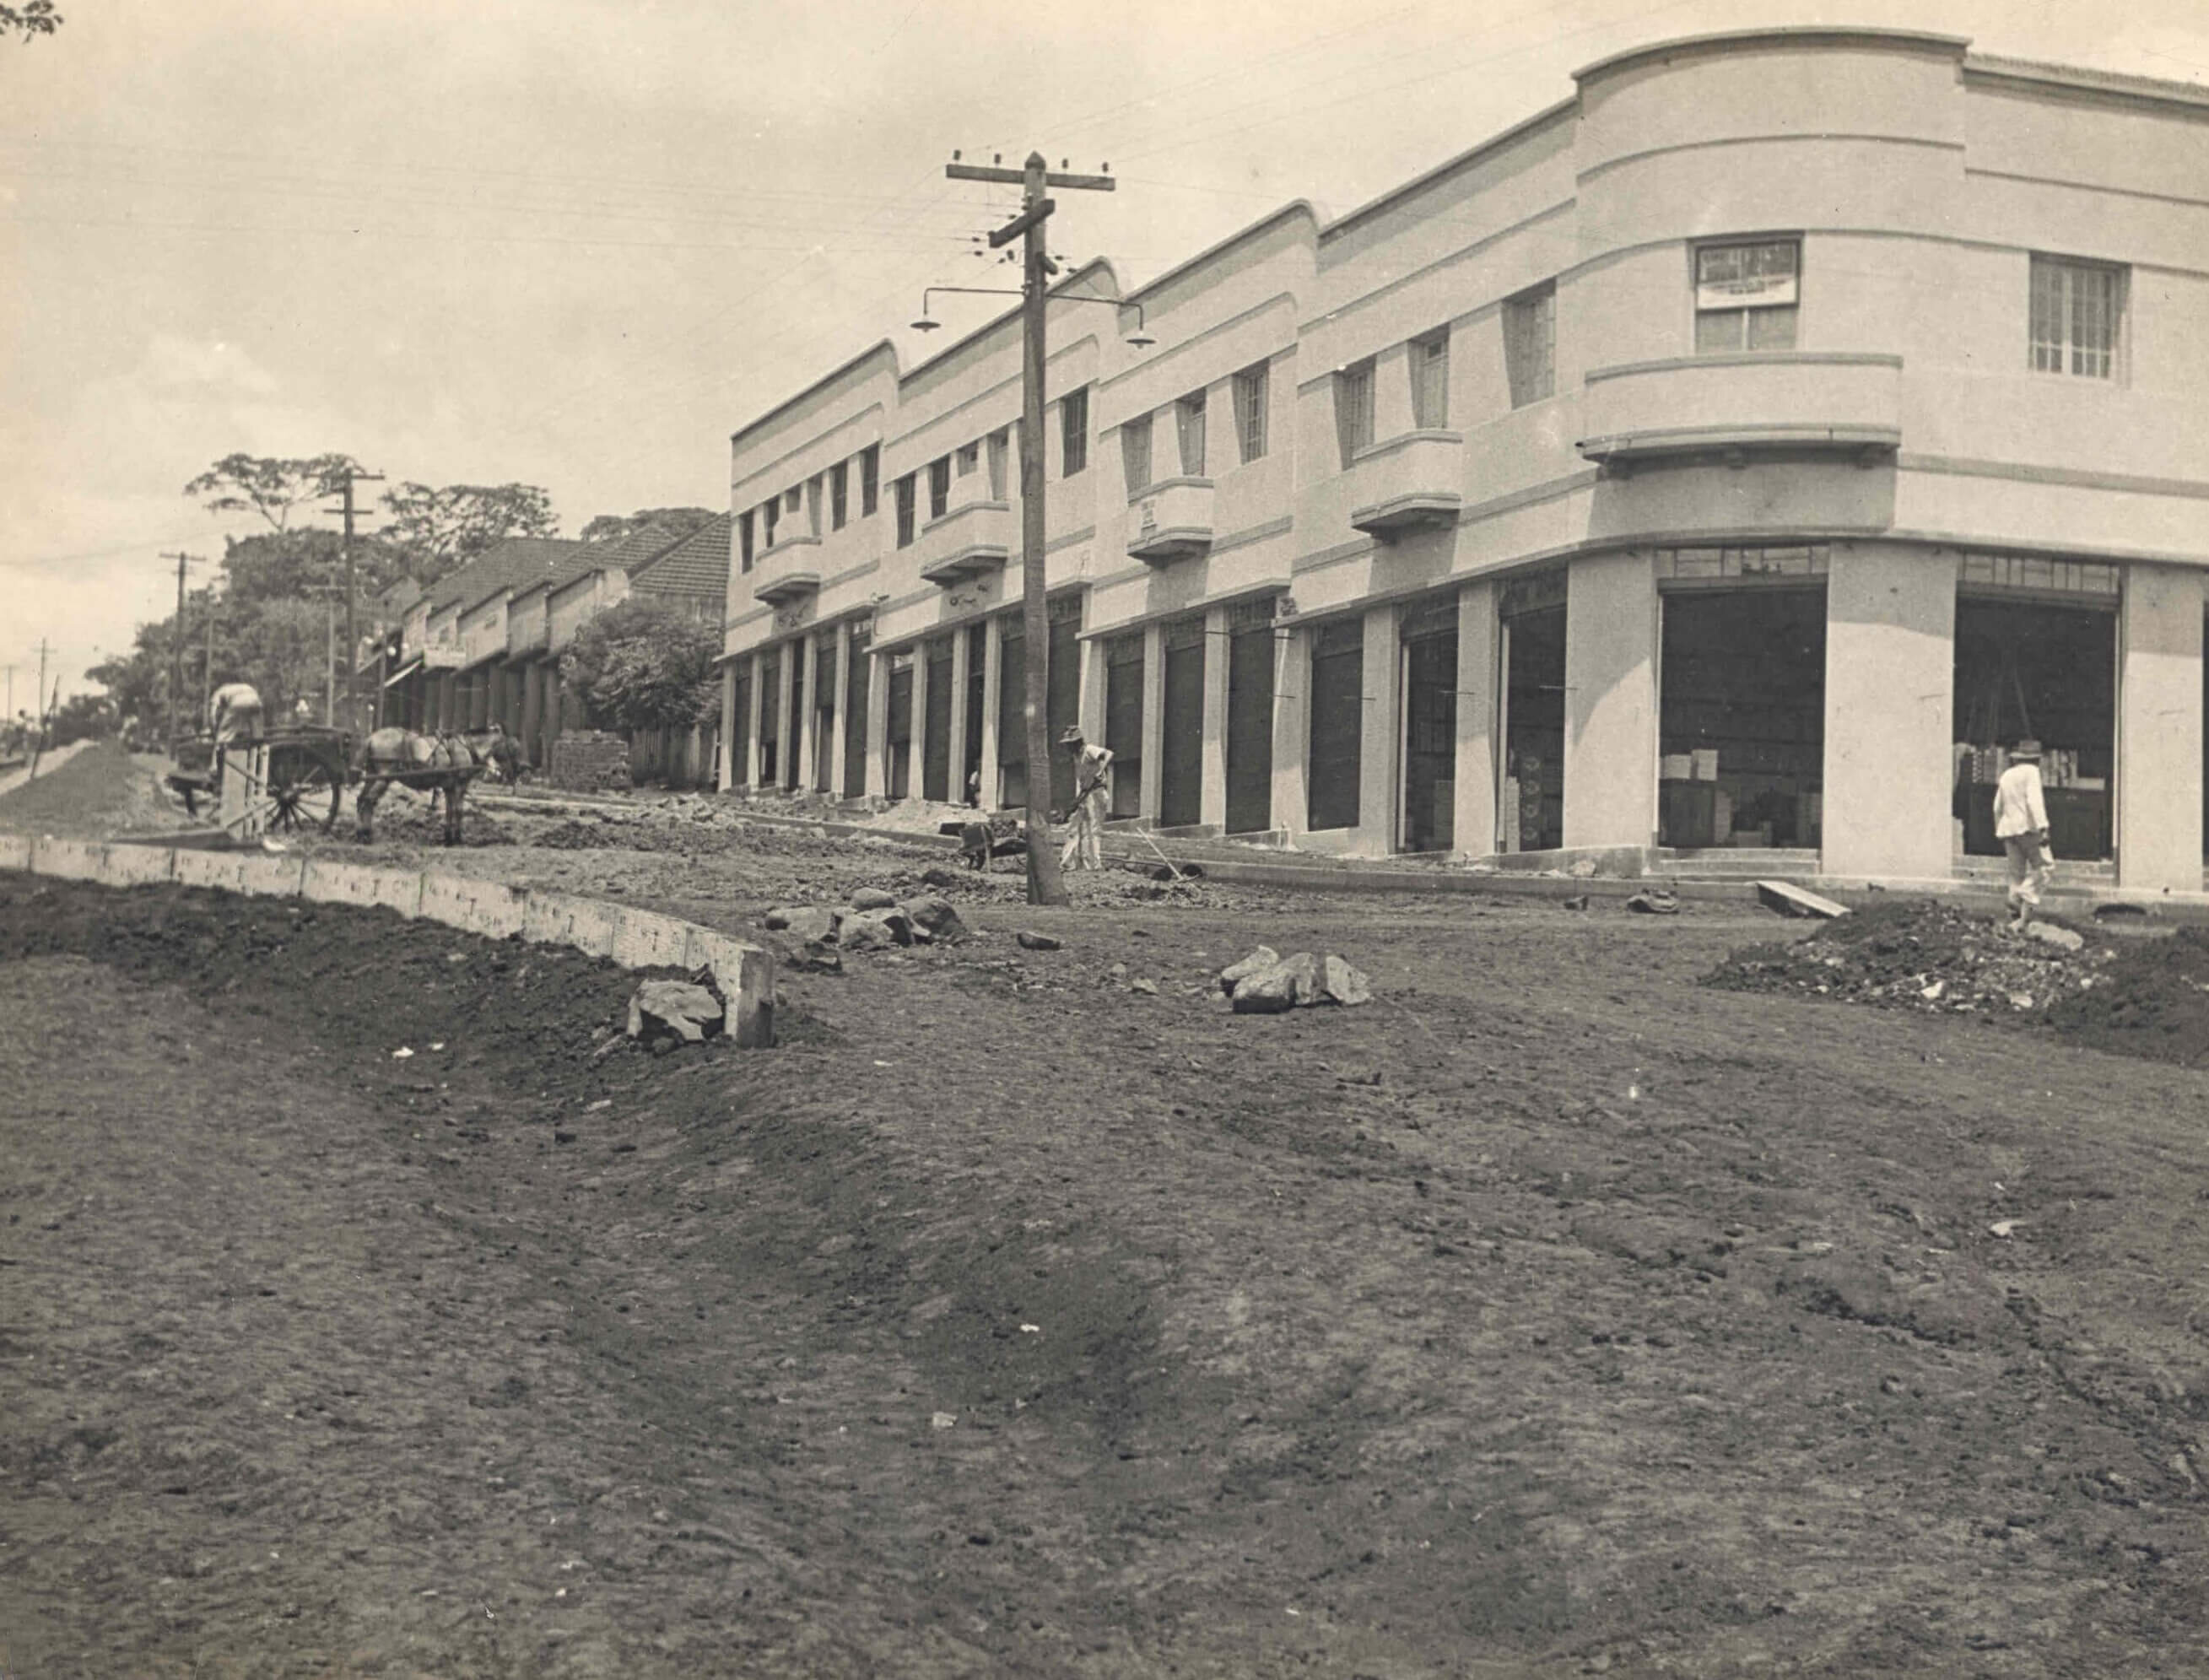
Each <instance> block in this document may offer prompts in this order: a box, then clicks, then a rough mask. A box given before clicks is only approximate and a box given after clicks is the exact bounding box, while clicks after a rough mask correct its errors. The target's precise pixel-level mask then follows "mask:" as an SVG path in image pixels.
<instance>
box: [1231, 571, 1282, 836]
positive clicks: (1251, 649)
mask: <svg viewBox="0 0 2209 1680" xmlns="http://www.w3.org/2000/svg"><path fill="white" fill-rule="evenodd" d="M1272 827H1273V597H1272V596H1270V595H1269V596H1267V597H1266V598H1265V599H1263V600H1258V601H1246V602H1243V603H1242V604H1240V605H1236V606H1232V607H1230V608H1229V609H1228V611H1227V832H1228V833H1229V834H1258V833H1261V832H1262V831H1263V830H1265V829H1267V828H1272Z"/></svg>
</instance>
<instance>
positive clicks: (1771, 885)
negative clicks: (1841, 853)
mask: <svg viewBox="0 0 2209 1680" xmlns="http://www.w3.org/2000/svg"><path fill="white" fill-rule="evenodd" d="M1756 895H1757V897H1758V898H1760V899H1761V900H1764V902H1765V904H1766V905H1767V906H1768V907H1769V908H1771V909H1773V910H1777V911H1778V912H1779V913H1780V914H1781V915H1783V916H1822V917H1825V918H1827V919H1828V920H1830V919H1832V918H1833V917H1835V916H1845V915H1847V914H1848V913H1849V907H1848V906H1846V905H1845V904H1836V903H1834V902H1833V900H1831V899H1829V898H1821V897H1820V896H1819V895H1818V894H1815V893H1813V892H1808V891H1806V890H1804V889H1803V888H1800V887H1797V886H1795V885H1793V884H1792V883H1791V882H1785V881H1760V882H1757V883H1756Z"/></svg>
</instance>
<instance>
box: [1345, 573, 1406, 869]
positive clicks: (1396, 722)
mask: <svg viewBox="0 0 2209 1680" xmlns="http://www.w3.org/2000/svg"><path fill="white" fill-rule="evenodd" d="M1401 624H1402V614H1401V613H1400V611H1399V609H1398V608H1397V607H1396V606H1395V605H1393V604H1390V605H1382V606H1376V607H1374V608H1371V609H1370V610H1369V611H1367V613H1366V615H1365V653H1364V657H1363V661H1362V667H1363V677H1364V684H1365V704H1364V708H1363V712H1362V713H1361V714H1360V717H1361V720H1362V723H1363V727H1362V728H1361V730H1360V732H1359V738H1358V744H1357V831H1356V838H1355V839H1354V840H1352V841H1351V847H1352V849H1353V850H1354V851H1356V852H1358V853H1360V854H1361V855H1364V856H1369V857H1385V856H1386V855H1387V853H1389V852H1393V851H1394V850H1396V846H1397V836H1398V832H1399V828H1400V827H1401V819H1402V816H1403V809H1404V791H1403V761H1404V731H1403V724H1402V720H1403V715H1404V643H1403V637H1402V635H1401Z"/></svg>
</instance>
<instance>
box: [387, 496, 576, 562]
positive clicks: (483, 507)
mask: <svg viewBox="0 0 2209 1680" xmlns="http://www.w3.org/2000/svg"><path fill="white" fill-rule="evenodd" d="M383 505H384V507H385V509H387V510H388V512H389V514H390V518H389V520H388V521H387V522H386V523H385V525H384V528H383V533H382V534H383V537H384V539H385V540H386V541H387V542H388V543H390V544H392V545H394V547H395V548H397V549H399V550H400V551H402V552H403V553H404V554H405V555H406V561H407V569H409V570H411V571H412V573H413V575H415V576H416V577H417V578H418V579H419V580H420V581H423V582H424V583H433V582H435V581H436V580H437V579H439V578H441V577H442V576H443V575H445V574H446V573H448V572H449V571H452V570H454V569H456V568H458V567H460V566H464V565H466V563H468V562H469V561H471V560H472V559H474V558H475V557H476V556H478V555H479V554H481V553H482V552H483V551H485V549H487V548H489V547H491V545H493V544H494V543H501V542H504V541H505V540H506V539H508V538H509V537H557V536H558V535H559V534H560V520H559V516H558V515H556V514H555V513H554V512H553V511H552V498H551V496H550V495H549V494H547V493H546V492H545V491H543V490H540V489H539V487H538V486H537V485H522V484H512V485H445V486H444V487H443V488H442V489H438V488H436V486H434V485H421V484H414V483H412V482H409V483H406V484H402V485H400V486H399V487H398V488H397V489H395V490H393V491H390V492H389V493H388V494H387V495H386V496H385V497H384V498H383Z"/></svg>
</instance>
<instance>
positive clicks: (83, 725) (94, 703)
mask: <svg viewBox="0 0 2209 1680" xmlns="http://www.w3.org/2000/svg"><path fill="white" fill-rule="evenodd" d="M121 721H122V720H121V718H120V716H119V714H117V711H116V709H115V704H114V702H112V701H111V700H109V699H108V698H107V696H106V695H97V694H73V695H70V696H69V698H68V699H67V700H64V701H63V702H62V703H61V708H60V709H59V710H58V711H57V712H56V713H55V714H54V717H53V742H54V744H55V745H56V746H57V747H65V746H67V745H69V743H70V742H72V741H99V740H105V738H107V737H108V736H110V735H112V734H114V733H115V732H116V729H117V726H118V725H119V724H120V723H121Z"/></svg>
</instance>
